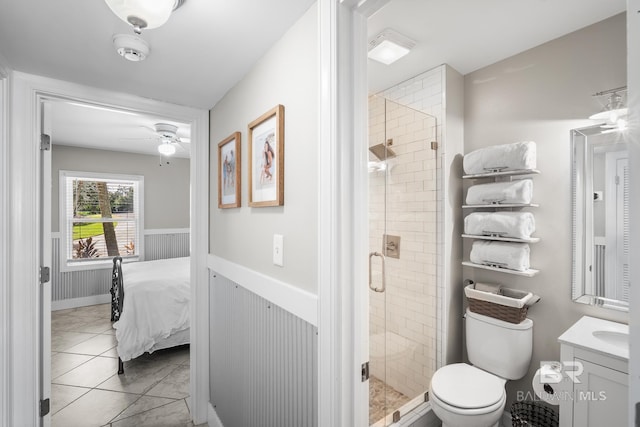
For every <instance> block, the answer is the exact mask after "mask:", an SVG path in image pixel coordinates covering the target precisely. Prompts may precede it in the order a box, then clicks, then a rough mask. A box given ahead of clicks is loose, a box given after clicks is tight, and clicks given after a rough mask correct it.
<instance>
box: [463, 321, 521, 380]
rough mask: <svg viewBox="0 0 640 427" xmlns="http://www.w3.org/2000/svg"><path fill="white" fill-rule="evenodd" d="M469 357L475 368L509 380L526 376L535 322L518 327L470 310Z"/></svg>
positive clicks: (467, 327) (467, 323) (468, 326)
mask: <svg viewBox="0 0 640 427" xmlns="http://www.w3.org/2000/svg"><path fill="white" fill-rule="evenodd" d="M466 319H467V320H466V341H467V354H468V356H469V361H470V362H471V364H472V365H474V366H476V367H478V368H480V369H483V370H485V371H488V372H491V373H492V374H494V375H497V376H499V377H501V378H504V379H507V380H517V379H520V378H522V377H524V376H525V375H526V373H527V371H528V370H529V364H530V363H531V354H532V350H533V321H532V320H531V319H525V320H523V321H522V322H520V323H518V324H514V323H509V322H505V321H503V320H499V319H495V318H493V317H488V316H483V315H481V314H478V313H473V312H471V311H469V309H467V316H466Z"/></svg>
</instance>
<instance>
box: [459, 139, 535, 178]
mask: <svg viewBox="0 0 640 427" xmlns="http://www.w3.org/2000/svg"><path fill="white" fill-rule="evenodd" d="M462 167H463V168H464V171H465V173H467V174H469V175H472V174H479V173H487V172H492V171H496V170H499V171H509V170H520V169H535V168H536V143H535V142H533V141H521V142H514V143H512V144H502V145H494V146H491V147H486V148H481V149H479V150H475V151H472V152H471V153H469V154H466V155H465V156H464V158H463V160H462Z"/></svg>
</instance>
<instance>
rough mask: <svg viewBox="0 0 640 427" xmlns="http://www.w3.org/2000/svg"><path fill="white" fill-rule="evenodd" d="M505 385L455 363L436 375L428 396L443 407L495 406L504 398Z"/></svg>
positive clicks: (498, 379)
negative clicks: (432, 394)
mask: <svg viewBox="0 0 640 427" xmlns="http://www.w3.org/2000/svg"><path fill="white" fill-rule="evenodd" d="M504 383H505V381H504V380H503V379H501V378H499V377H497V376H495V375H493V374H490V373H488V372H485V371H483V370H481V369H478V368H476V367H473V366H471V365H467V364H466V363H455V364H452V365H447V366H444V367H442V368H440V369H438V370H437V371H436V373H435V374H433V378H431V392H432V393H435V395H436V396H437V397H438V398H439V399H440V400H442V401H444V402H445V403H448V404H449V405H451V406H455V407H458V408H463V409H478V408H485V407H487V406H491V405H494V404H496V403H498V401H499V400H500V399H502V397H503V395H504Z"/></svg>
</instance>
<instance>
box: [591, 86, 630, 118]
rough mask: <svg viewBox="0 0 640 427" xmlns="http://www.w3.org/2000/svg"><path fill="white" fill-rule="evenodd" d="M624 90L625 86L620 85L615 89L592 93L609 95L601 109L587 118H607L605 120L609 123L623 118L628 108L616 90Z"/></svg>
mask: <svg viewBox="0 0 640 427" xmlns="http://www.w3.org/2000/svg"><path fill="white" fill-rule="evenodd" d="M626 90H627V87H626V86H622V87H618V88H615V89H609V90H605V91H602V92H598V93H594V94H593V96H604V95H609V99H608V101H607V104H606V105H605V106H604V108H603V109H602V111H600V112H599V113H595V114H592V115H591V116H589V118H590V119H591V120H607V122H608V123H611V124H617V123H618V122H619V121H620V120H623V118H624V117H625V116H626V115H627V111H628V110H627V107H626V105H625V104H624V101H623V99H622V95H620V94H619V93H618V92H624V91H626ZM623 121H624V120H623ZM624 123H626V122H624Z"/></svg>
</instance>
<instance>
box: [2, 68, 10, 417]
mask: <svg viewBox="0 0 640 427" xmlns="http://www.w3.org/2000/svg"><path fill="white" fill-rule="evenodd" d="M3 63H4V59H2V57H0V427H9V426H10V425H11V424H10V423H9V397H10V396H11V391H10V389H9V371H10V369H9V368H10V367H9V340H10V332H9V331H10V329H9V263H8V262H7V256H8V253H9V249H8V248H9V244H8V240H9V239H8V233H9V227H8V221H9V215H8V213H9V206H8V205H9V185H8V181H9V179H8V178H9V173H8V168H9V160H8V155H9V149H8V144H9V129H8V126H9V117H10V116H9V76H10V74H9V70H8V69H6V68H5V67H4V66H3Z"/></svg>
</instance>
